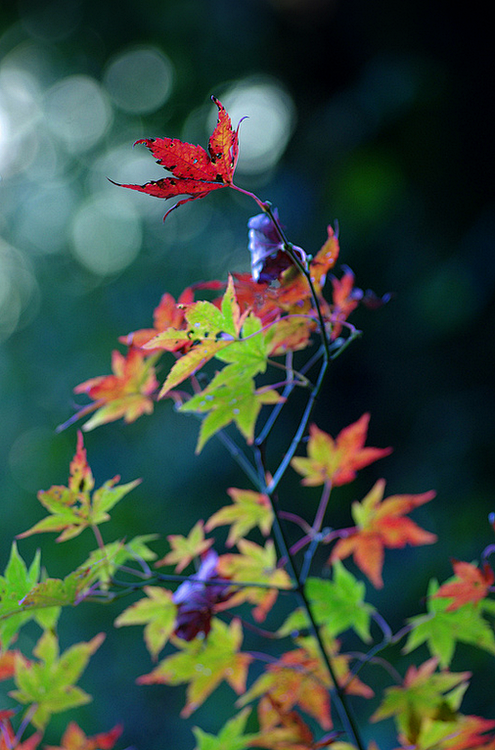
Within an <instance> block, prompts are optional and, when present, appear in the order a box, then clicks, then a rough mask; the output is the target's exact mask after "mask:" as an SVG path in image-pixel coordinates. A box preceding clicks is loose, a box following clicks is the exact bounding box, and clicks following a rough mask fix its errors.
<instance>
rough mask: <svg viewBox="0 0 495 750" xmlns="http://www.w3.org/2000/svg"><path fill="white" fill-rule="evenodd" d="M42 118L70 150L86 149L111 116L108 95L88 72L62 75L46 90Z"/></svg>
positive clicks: (90, 145) (108, 123)
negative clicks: (45, 119) (63, 76)
mask: <svg viewBox="0 0 495 750" xmlns="http://www.w3.org/2000/svg"><path fill="white" fill-rule="evenodd" d="M45 110H46V118H47V123H48V126H49V127H50V129H51V130H52V132H53V133H54V134H55V135H57V136H58V137H59V138H60V140H61V141H62V142H63V143H64V145H65V146H66V148H67V150H68V151H69V152H71V153H77V152H80V151H86V150H87V149H89V148H91V147H92V146H94V145H95V144H96V143H97V142H98V141H99V140H100V138H102V136H103V135H104V134H105V132H106V130H107V128H108V126H109V125H110V122H111V119H112V111H111V107H110V103H109V101H108V97H107V95H106V92H105V91H104V90H103V88H102V87H101V86H100V85H99V83H98V82H97V81H95V80H94V79H93V78H91V77H90V76H85V75H74V76H68V77H67V78H64V79H62V80H61V81H60V82H59V83H57V84H55V86H53V87H52V88H51V89H50V90H49V91H48V93H47V97H46V107H45Z"/></svg>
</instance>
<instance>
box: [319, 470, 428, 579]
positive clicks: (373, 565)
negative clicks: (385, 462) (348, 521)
mask: <svg viewBox="0 0 495 750" xmlns="http://www.w3.org/2000/svg"><path fill="white" fill-rule="evenodd" d="M384 491H385V480H384V479H379V480H378V481H377V482H376V484H375V485H374V487H373V488H372V489H371V490H370V492H369V493H368V494H367V495H366V497H365V498H364V500H363V501H362V502H361V503H358V502H354V503H353V505H352V515H353V517H354V520H355V521H356V524H357V525H356V530H355V531H352V532H351V533H350V534H349V535H348V536H347V537H345V538H342V539H339V540H338V542H337V543H336V545H335V547H334V549H333V551H332V554H331V556H330V559H329V562H330V563H332V562H334V561H335V560H342V559H344V558H345V557H348V556H349V555H350V554H352V555H353V558H354V562H355V563H356V565H357V566H358V567H359V568H360V569H361V570H362V571H363V573H365V574H366V575H367V576H368V578H369V579H370V581H371V582H372V583H373V585H374V586H375V587H376V588H382V586H383V580H382V568H383V558H384V549H385V547H388V548H400V547H405V545H406V544H411V545H414V546H416V545H420V544H432V543H433V542H435V541H436V540H437V537H436V534H432V533H430V532H429V531H425V530H424V529H422V528H421V527H420V526H418V525H417V524H416V523H414V521H412V520H411V519H410V518H405V514H406V513H410V511H412V510H414V508H417V507H418V506H419V505H423V504H424V503H427V502H429V501H430V500H432V499H433V498H434V497H435V494H436V493H435V492H434V491H433V490H431V491H430V492H423V493H422V494H420V495H393V496H391V497H389V498H387V499H386V500H383V494H384Z"/></svg>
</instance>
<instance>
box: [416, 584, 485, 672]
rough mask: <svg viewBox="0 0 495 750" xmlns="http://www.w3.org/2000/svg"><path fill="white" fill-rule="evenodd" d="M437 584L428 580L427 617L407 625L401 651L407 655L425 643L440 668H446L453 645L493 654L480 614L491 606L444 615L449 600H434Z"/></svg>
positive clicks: (470, 606)
mask: <svg viewBox="0 0 495 750" xmlns="http://www.w3.org/2000/svg"><path fill="white" fill-rule="evenodd" d="M437 591H438V582H437V581H436V580H434V579H431V581H430V583H429V586H428V598H427V609H428V614H426V615H418V616H416V617H412V618H410V619H409V620H408V622H409V623H410V624H411V625H412V626H413V629H412V630H411V632H410V634H409V638H408V640H407V643H406V645H405V647H404V649H403V652H404V653H409V652H410V651H413V650H414V649H415V648H417V647H418V646H420V645H421V644H422V643H426V644H427V646H428V648H429V649H430V653H431V654H432V655H433V656H436V657H437V658H438V659H439V662H440V666H442V667H447V666H448V665H449V664H450V663H451V661H452V658H453V656H454V651H455V647H456V644H457V641H462V642H463V643H468V644H471V645H473V646H478V648H482V649H484V650H485V651H488V652H489V653H490V654H495V636H494V634H493V630H492V628H491V627H490V625H489V623H488V621H487V620H485V619H484V617H483V610H484V609H486V610H493V605H494V602H492V601H490V600H484V601H483V602H480V603H477V604H475V603H471V602H469V603H467V604H465V605H464V606H463V607H460V608H459V609H456V610H451V611H447V610H448V607H449V600H448V599H442V598H437V597H435V596H434V595H435V594H436V592H437Z"/></svg>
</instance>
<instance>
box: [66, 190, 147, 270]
mask: <svg viewBox="0 0 495 750" xmlns="http://www.w3.org/2000/svg"><path fill="white" fill-rule="evenodd" d="M141 242H142V227H141V219H140V216H139V214H138V212H137V211H136V209H135V208H134V206H133V204H132V202H131V201H130V199H129V198H127V197H126V196H125V195H112V196H109V195H108V193H102V194H100V195H94V196H93V197H92V198H90V199H89V200H88V201H86V202H85V203H83V204H82V206H81V207H80V208H79V210H78V212H77V214H76V216H75V218H74V222H73V225H72V250H73V253H74V255H75V257H76V258H77V260H78V261H79V263H81V265H83V266H84V267H85V268H87V269H88V270H89V271H91V272H92V273H94V274H97V275H98V276H109V275H112V274H115V273H119V272H120V271H123V270H124V268H127V266H128V265H129V264H130V263H132V261H133V260H134V259H135V258H136V256H137V254H138V253H139V249H140V247H141Z"/></svg>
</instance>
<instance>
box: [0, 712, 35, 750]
mask: <svg viewBox="0 0 495 750" xmlns="http://www.w3.org/2000/svg"><path fill="white" fill-rule="evenodd" d="M15 713H16V712H15V711H12V710H11V709H8V708H5V709H0V750H12V749H13V748H15V750H36V748H37V747H38V745H39V743H40V742H41V739H42V737H43V732H41V731H37V732H34V733H33V734H32V735H31V736H30V737H28V738H27V739H26V740H24V741H22V742H21V740H20V739H19V738H18V737H17V736H16V735H15V734H14V730H13V729H12V725H11V723H10V719H11V717H12V716H14V715H15Z"/></svg>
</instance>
